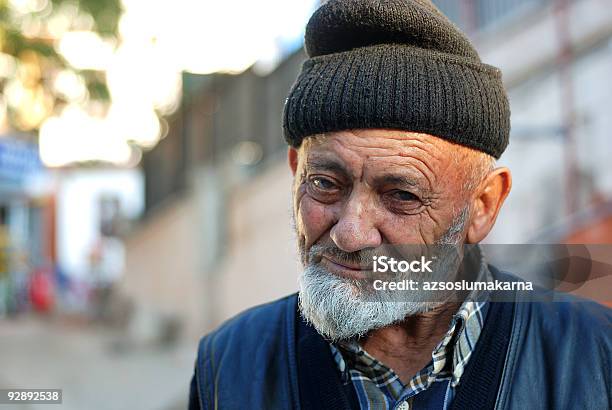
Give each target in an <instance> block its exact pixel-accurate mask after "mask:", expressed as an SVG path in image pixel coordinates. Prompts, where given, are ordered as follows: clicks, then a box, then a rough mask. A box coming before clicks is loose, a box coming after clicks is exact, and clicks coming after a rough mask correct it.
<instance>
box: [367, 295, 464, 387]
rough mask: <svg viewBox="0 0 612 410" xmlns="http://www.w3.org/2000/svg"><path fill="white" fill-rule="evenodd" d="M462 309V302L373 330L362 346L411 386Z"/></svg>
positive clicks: (443, 306) (449, 304) (446, 305)
mask: <svg viewBox="0 0 612 410" xmlns="http://www.w3.org/2000/svg"><path fill="white" fill-rule="evenodd" d="M460 306H461V304H460V303H448V304H445V305H442V306H439V307H437V308H435V309H433V310H431V311H429V312H427V313H422V314H419V315H415V316H410V317H408V318H406V319H405V320H404V321H402V322H400V323H396V324H393V325H391V326H387V327H384V328H382V329H376V330H373V331H371V332H370V333H368V335H367V336H365V337H364V338H363V339H361V340H359V343H360V344H361V346H362V348H363V349H364V350H366V351H367V352H368V353H369V354H370V355H372V356H374V357H375V358H376V359H377V360H379V361H381V362H382V363H384V364H385V365H386V366H388V367H390V368H391V369H393V371H394V372H395V373H396V374H397V375H398V376H399V378H400V380H401V381H402V383H404V384H407V383H408V382H409V381H410V379H412V377H413V376H414V375H415V374H416V373H417V372H418V371H420V370H421V369H423V368H424V367H425V366H426V365H427V363H429V361H430V360H431V353H432V351H433V349H434V348H435V347H436V346H437V344H438V343H440V340H442V338H443V336H444V334H446V332H447V331H448V327H449V324H450V322H451V319H452V317H453V315H454V314H455V313H456V312H457V310H458V309H459V307H460Z"/></svg>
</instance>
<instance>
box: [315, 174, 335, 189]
mask: <svg viewBox="0 0 612 410" xmlns="http://www.w3.org/2000/svg"><path fill="white" fill-rule="evenodd" d="M311 183H312V185H314V186H315V187H316V188H318V189H321V190H324V191H328V190H331V189H335V188H337V187H336V184H334V182H333V181H331V180H329V179H327V178H321V177H315V178H312V180H311Z"/></svg>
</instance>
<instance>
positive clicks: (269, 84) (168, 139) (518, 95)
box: [0, 0, 612, 409]
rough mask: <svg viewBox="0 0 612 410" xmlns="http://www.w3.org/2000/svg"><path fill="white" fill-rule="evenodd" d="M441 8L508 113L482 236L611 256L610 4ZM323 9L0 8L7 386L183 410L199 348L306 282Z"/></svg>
mask: <svg viewBox="0 0 612 410" xmlns="http://www.w3.org/2000/svg"><path fill="white" fill-rule="evenodd" d="M434 2H435V3H436V4H437V5H438V6H439V7H440V8H441V9H442V10H443V11H444V12H445V13H446V14H447V15H448V16H449V17H450V18H451V19H452V20H453V21H454V22H455V23H456V24H457V25H459V26H460V27H461V28H462V29H463V30H465V31H466V32H467V33H468V35H469V36H470V37H471V39H472V40H473V41H474V43H475V45H476V47H477V48H478V50H479V52H480V54H481V57H482V59H483V60H484V61H485V62H487V63H490V64H493V65H496V66H498V67H500V68H501V69H502V71H503V73H504V81H505V84H506V87H507V89H508V91H509V96H510V100H511V107H512V135H511V143H510V146H509V148H508V150H507V151H506V153H505V154H504V156H503V157H502V159H501V161H500V164H502V165H507V166H509V167H510V168H511V169H512V171H513V175H514V187H513V191H512V193H511V195H510V197H509V199H508V201H507V203H506V205H505V207H504V208H503V210H502V213H501V215H500V217H499V219H498V222H497V225H496V227H495V230H494V232H492V234H491V235H490V236H489V238H488V239H487V241H488V242H489V243H493V244H497V243H600V244H601V243H612V165H611V163H610V161H611V160H612V159H611V157H612V131H611V130H612V112H611V104H610V100H611V99H612V81H611V80H610V77H611V75H612V0H437V1H434ZM318 3H319V1H318V0H292V1H286V0H284V1H283V0H258V1H255V0H223V1H220V0H174V1H172V2H170V1H144V0H0V388H62V389H64V404H63V407H62V408H67V409H82V408H93V409H141V408H142V409H175V408H176V409H179V408H185V407H186V403H187V394H188V383H189V380H190V377H191V373H192V369H193V360H194V358H195V352H196V346H197V340H198V338H199V337H200V336H201V335H202V334H204V333H206V332H207V331H209V330H211V329H212V328H214V327H215V326H217V325H218V324H219V323H221V322H222V321H223V320H225V319H226V318H228V317H230V316H231V315H234V314H236V313H237V312H239V311H241V310H243V309H244V308H246V307H249V306H252V305H255V304H258V303H261V302H265V301H269V300H273V299H274V298H277V297H280V296H283V295H285V294H288V293H290V292H293V291H295V290H296V277H297V273H298V264H297V257H296V251H295V244H294V235H293V232H292V229H291V224H290V183H291V177H290V173H289V171H288V169H287V166H286V165H285V155H286V145H285V143H284V141H283V137H282V130H281V112H282V107H283V103H284V100H285V97H286V95H287V93H288V90H289V88H290V86H291V84H292V83H293V81H294V79H295V77H296V75H297V73H298V70H299V67H300V64H301V62H302V61H303V60H304V58H305V55H304V53H303V50H302V37H303V29H304V26H305V24H306V22H307V20H308V17H309V16H310V14H311V13H312V11H313V10H314V9H315V8H316V7H317V6H318ZM23 408H36V407H35V406H32V407H27V406H26V407H23Z"/></svg>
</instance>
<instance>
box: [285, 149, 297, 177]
mask: <svg viewBox="0 0 612 410" xmlns="http://www.w3.org/2000/svg"><path fill="white" fill-rule="evenodd" d="M287 160H288V162H289V168H291V173H292V174H293V175H294V176H295V173H296V172H297V166H298V152H297V150H296V149H295V148H293V147H289V149H288V150H287Z"/></svg>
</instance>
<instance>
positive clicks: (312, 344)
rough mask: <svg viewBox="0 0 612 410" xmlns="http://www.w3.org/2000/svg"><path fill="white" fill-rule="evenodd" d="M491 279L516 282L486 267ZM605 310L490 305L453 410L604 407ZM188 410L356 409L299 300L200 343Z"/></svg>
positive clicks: (607, 393)
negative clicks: (303, 314) (305, 317)
mask: <svg viewBox="0 0 612 410" xmlns="http://www.w3.org/2000/svg"><path fill="white" fill-rule="evenodd" d="M491 272H492V273H493V275H494V277H495V278H496V279H499V280H516V278H515V277H513V276H510V275H508V274H505V273H501V272H499V271H498V270H496V269H495V268H494V267H491ZM611 353H612V313H611V310H610V309H608V308H606V307H604V306H602V305H599V304H597V303H594V302H590V301H586V300H583V299H579V298H575V297H572V296H568V295H562V294H555V301H554V302H528V301H517V302H515V303H502V302H492V303H491V306H490V310H489V312H488V314H487V320H486V322H485V326H484V328H483V330H482V333H481V336H480V338H479V339H478V343H477V345H476V348H475V350H474V352H473V353H472V356H471V358H470V361H469V363H468V365H467V367H466V369H465V372H464V374H463V376H462V378H461V383H460V385H459V386H458V389H457V391H456V394H455V397H454V399H453V402H452V404H451V408H457V409H492V408H495V409H517V410H525V409H578V408H580V409H609V408H612V397H611V391H612V368H611V364H610V360H611ZM189 408H190V409H245V408H246V409H358V408H359V403H358V401H357V398H356V397H355V392H354V389H353V387H352V385H351V384H350V383H349V384H348V385H343V384H342V383H341V381H340V375H339V372H338V370H337V368H336V367H335V363H334V361H333V358H332V357H331V352H330V349H329V346H328V345H327V341H325V340H324V339H323V337H321V336H320V335H319V334H318V333H317V331H316V330H315V329H314V328H313V327H312V326H310V325H308V324H307V323H306V322H305V321H304V320H303V318H302V317H301V315H300V314H299V311H298V308H297V295H295V294H294V295H290V296H287V297H285V298H283V299H280V300H277V301H275V302H271V303H268V304H265V305H262V306H258V307H255V308H252V309H249V310H247V311H245V312H243V313H241V314H239V315H238V316H236V317H234V318H233V319H230V320H229V321H227V322H225V323H224V324H223V325H222V326H221V327H220V328H218V329H217V330H215V331H213V332H212V333H210V334H208V335H206V336H205V337H203V338H202V340H201V341H200V345H199V351H198V357H197V360H196V365H195V372H194V377H193V379H192V382H191V393H190V400H189Z"/></svg>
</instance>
